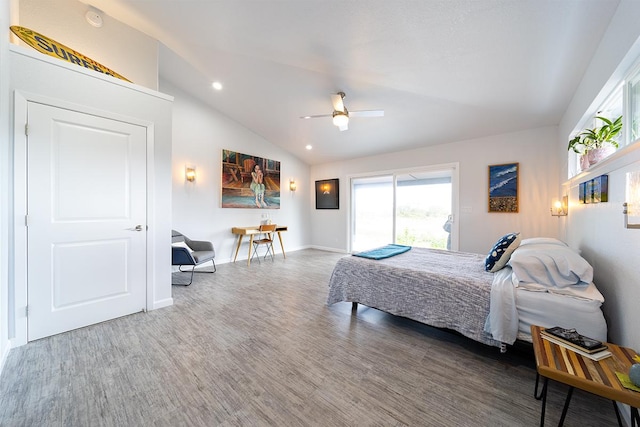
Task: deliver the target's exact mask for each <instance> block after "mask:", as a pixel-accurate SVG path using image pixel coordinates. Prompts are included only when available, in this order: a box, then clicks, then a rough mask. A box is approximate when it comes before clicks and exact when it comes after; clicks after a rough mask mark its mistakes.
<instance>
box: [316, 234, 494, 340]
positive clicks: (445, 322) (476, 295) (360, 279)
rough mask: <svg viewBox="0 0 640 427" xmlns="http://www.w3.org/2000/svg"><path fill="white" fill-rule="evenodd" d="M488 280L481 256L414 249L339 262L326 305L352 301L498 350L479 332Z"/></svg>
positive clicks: (486, 309) (486, 304)
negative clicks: (389, 254) (380, 258)
mask: <svg viewBox="0 0 640 427" xmlns="http://www.w3.org/2000/svg"><path fill="white" fill-rule="evenodd" d="M492 282H493V274H492V273H488V272H486V271H485V270H484V256H483V255H478V254H472V253H466V252H452V251H444V250H439V249H424V248H415V247H414V248H413V249H412V250H410V251H408V252H405V253H403V254H400V255H397V256H394V257H392V258H386V259H382V260H370V259H366V258H358V257H354V256H347V257H343V258H341V259H339V260H338V262H337V263H336V266H335V267H334V269H333V273H332V275H331V279H330V280H329V296H328V298H327V304H329V305H331V304H334V303H336V302H340V301H349V302H357V303H361V304H364V305H366V306H368V307H373V308H377V309H379V310H383V311H386V312H388V313H391V314H394V315H397V316H402V317H407V318H409V319H413V320H416V321H418V322H421V323H425V324H427V325H431V326H435V327H438V328H448V329H452V330H455V331H458V332H460V333H461V334H462V335H464V336H466V337H469V338H471V339H474V340H476V341H479V342H481V343H484V344H488V345H492V346H495V347H500V345H501V343H500V342H499V341H496V340H494V339H493V338H492V337H491V336H490V335H489V334H488V333H486V332H485V331H484V325H485V321H486V319H487V315H488V314H489V306H490V294H491V283H492Z"/></svg>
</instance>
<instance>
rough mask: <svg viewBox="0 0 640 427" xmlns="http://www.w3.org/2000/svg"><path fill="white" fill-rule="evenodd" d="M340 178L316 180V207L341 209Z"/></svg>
mask: <svg viewBox="0 0 640 427" xmlns="http://www.w3.org/2000/svg"><path fill="white" fill-rule="evenodd" d="M339 183H340V181H338V178H335V179H324V180H321V181H316V209H340V193H339Z"/></svg>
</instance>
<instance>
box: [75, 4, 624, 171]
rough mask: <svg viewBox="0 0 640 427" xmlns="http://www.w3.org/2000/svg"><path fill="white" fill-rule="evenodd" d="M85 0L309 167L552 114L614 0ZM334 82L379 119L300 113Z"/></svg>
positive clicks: (176, 80) (349, 101)
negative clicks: (149, 40) (217, 85)
mask: <svg viewBox="0 0 640 427" xmlns="http://www.w3.org/2000/svg"><path fill="white" fill-rule="evenodd" d="M83 1H85V2H87V3H91V4H93V5H94V6H96V7H98V8H99V9H101V10H103V11H104V12H106V13H107V14H109V15H111V16H112V17H114V18H116V19H118V20H120V21H122V22H125V23H127V24H129V25H131V26H133V27H135V28H137V29H139V30H141V31H143V32H145V33H147V34H148V35H150V36H152V37H154V38H156V39H158V40H159V41H160V42H162V44H163V45H164V46H163V47H161V51H160V74H161V77H162V78H163V79H165V80H167V81H169V82H171V83H172V84H174V85H176V86H178V87H180V88H182V89H183V90H185V91H187V92H189V93H191V94H193V96H195V97H197V98H199V99H201V100H202V101H204V102H205V103H207V104H209V105H211V106H212V107H213V108H215V109H217V110H219V111H220V112H222V113H223V114H225V115H227V116H228V117H230V118H232V119H233V120H235V121H237V122H238V123H241V124H242V125H243V126H245V127H247V128H249V129H251V130H252V131H253V132H255V133H256V134H258V135H260V136H262V137H264V138H265V139H266V140H268V141H269V142H271V143H273V144H276V145H278V146H281V147H283V148H284V149H286V150H288V151H290V152H291V153H292V154H293V155H295V156H296V157H298V158H300V159H301V160H303V161H305V162H306V163H308V164H320V163H325V162H330V161H336V160H341V159H348V158H355V157H362V156H368V155H374V154H381V153H385V152H392V151H399V150H405V149H411V148H416V147H421V146H427V145H434V144H442V143H447V142H453V141H461V140H465V139H471V138H476V137H483V136H490V135H496V134H501V133H506V132H512V131H518V130H524V129H530V128H535V127H542V126H549V125H556V124H558V123H559V121H560V119H561V117H562V114H563V113H564V111H565V109H566V108H567V106H568V104H569V102H570V101H571V97H572V95H573V93H574V91H575V89H576V87H577V86H578V84H579V82H580V79H581V78H582V75H583V73H584V71H585V68H586V67H587V66H588V64H589V61H590V59H591V57H592V55H593V53H594V51H595V49H596V48H597V45H598V43H599V41H600V39H601V38H602V35H603V34H604V31H605V30H606V27H607V25H608V24H609V21H610V19H611V17H612V16H613V14H614V12H615V9H616V7H617V6H618V3H619V0H366V1H365V0H253V1H248V0H220V1H216V0H209V1H207V0H200V1H196V0H154V1H151V0H83ZM214 80H219V81H221V82H222V83H223V85H224V89H223V90H222V91H220V92H215V91H213V90H212V89H211V86H210V85H211V82H212V81H214ZM338 91H344V92H346V95H347V96H346V98H345V100H344V102H345V105H346V106H347V108H348V109H349V110H369V109H384V111H385V115H384V117H381V118H351V120H350V123H349V130H348V131H345V132H340V131H339V130H338V129H337V128H336V127H335V126H333V124H332V123H331V118H318V119H310V120H304V119H301V118H300V117H301V116H304V115H315V114H330V113H331V112H332V110H333V109H332V105H331V100H330V95H331V94H332V93H335V92H338ZM307 144H310V145H312V146H313V149H312V150H310V151H308V150H306V149H305V145H307Z"/></svg>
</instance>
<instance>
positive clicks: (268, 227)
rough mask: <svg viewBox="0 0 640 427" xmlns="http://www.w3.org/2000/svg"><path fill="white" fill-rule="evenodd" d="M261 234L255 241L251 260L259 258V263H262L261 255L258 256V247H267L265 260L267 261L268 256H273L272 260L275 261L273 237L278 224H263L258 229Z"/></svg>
mask: <svg viewBox="0 0 640 427" xmlns="http://www.w3.org/2000/svg"><path fill="white" fill-rule="evenodd" d="M258 231H260V234H258V236H256V238H255V239H253V254H252V255H251V258H253V257H254V256H256V257H257V258H258V262H260V255H258V247H260V245H265V246H266V247H267V251H266V252H265V253H264V258H265V259H267V255H269V253H270V254H271V260H272V261H273V235H274V234H275V231H276V224H262V225H261V226H260V228H259V229H258Z"/></svg>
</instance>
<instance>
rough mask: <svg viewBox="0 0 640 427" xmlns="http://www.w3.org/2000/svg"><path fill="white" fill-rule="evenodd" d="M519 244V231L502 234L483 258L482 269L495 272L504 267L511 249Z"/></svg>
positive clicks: (511, 251)
mask: <svg viewBox="0 0 640 427" xmlns="http://www.w3.org/2000/svg"><path fill="white" fill-rule="evenodd" d="M519 245H520V233H509V234H505V235H504V236H502V237H501V238H500V239H499V240H498V241H497V242H496V244H495V245H493V248H491V251H490V252H489V255H487V257H486V258H485V260H484V269H485V270H487V271H488V272H490V273H495V272H496V271H498V270H501V269H502V268H504V266H505V265H507V262H508V261H509V258H510V257H511V254H512V253H513V251H514V250H515V249H516V248H517V247H518V246H519Z"/></svg>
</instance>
